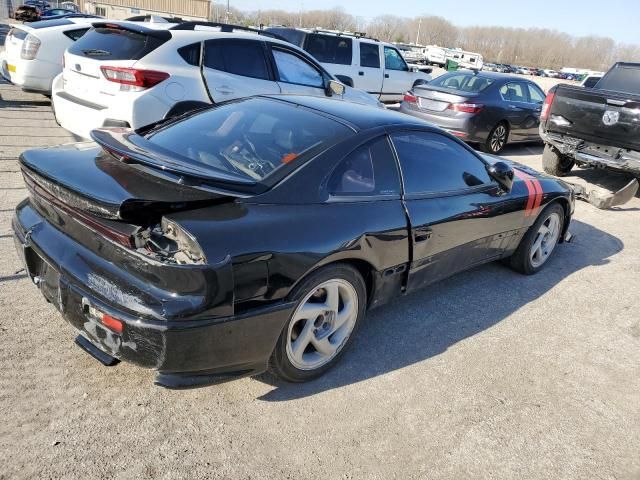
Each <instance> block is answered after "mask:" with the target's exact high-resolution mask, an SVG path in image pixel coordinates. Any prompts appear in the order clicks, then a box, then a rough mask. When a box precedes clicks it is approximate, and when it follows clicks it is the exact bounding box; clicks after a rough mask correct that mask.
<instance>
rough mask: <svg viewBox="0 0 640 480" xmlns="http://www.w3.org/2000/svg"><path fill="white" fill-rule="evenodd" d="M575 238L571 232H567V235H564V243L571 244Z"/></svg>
mask: <svg viewBox="0 0 640 480" xmlns="http://www.w3.org/2000/svg"><path fill="white" fill-rule="evenodd" d="M574 238H575V236H574V235H573V233H571V232H570V231H569V230H567V233H565V234H564V238H563V241H564V243H571V241H572V240H573V239H574Z"/></svg>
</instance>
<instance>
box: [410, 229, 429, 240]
mask: <svg viewBox="0 0 640 480" xmlns="http://www.w3.org/2000/svg"><path fill="white" fill-rule="evenodd" d="M432 235H433V230H431V229H430V228H416V229H415V230H414V231H413V240H414V242H415V243H419V242H426V241H427V240H429V239H430V238H431V236H432Z"/></svg>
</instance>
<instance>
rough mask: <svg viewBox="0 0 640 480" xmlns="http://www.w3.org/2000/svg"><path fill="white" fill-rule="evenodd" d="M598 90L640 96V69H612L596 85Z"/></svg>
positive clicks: (623, 67) (622, 67)
mask: <svg viewBox="0 0 640 480" xmlns="http://www.w3.org/2000/svg"><path fill="white" fill-rule="evenodd" d="M596 88H599V89H601V90H610V91H612V92H622V93H631V94H635V95H637V94H640V67H631V66H629V67H627V66H617V67H615V68H612V69H611V70H609V71H608V72H607V73H606V75H605V76H604V77H602V79H601V80H600V81H599V82H598V83H597V84H596Z"/></svg>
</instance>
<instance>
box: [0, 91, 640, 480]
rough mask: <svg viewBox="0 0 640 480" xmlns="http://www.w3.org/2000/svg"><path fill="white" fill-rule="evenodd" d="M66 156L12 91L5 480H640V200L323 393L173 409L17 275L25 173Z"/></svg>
mask: <svg viewBox="0 0 640 480" xmlns="http://www.w3.org/2000/svg"><path fill="white" fill-rule="evenodd" d="M67 141H72V137H71V136H69V135H67V134H66V133H64V131H62V130H61V129H60V128H58V127H57V126H56V124H55V123H54V121H53V118H52V115H51V110H50V107H49V102H48V100H47V99H46V98H44V97H41V96H37V95H31V94H25V93H22V92H20V91H19V90H18V89H17V88H15V87H13V86H10V85H7V84H0V411H1V412H2V422H1V424H0V478H2V479H25V478H38V479H40V478H56V479H57V478H64V479H94V478H104V479H146V478H154V479H156V478H161V479H173V478H188V479H200V478H255V479H265V478H273V479H283V478H291V479H294V478H295V479H305V478H323V479H360V478H367V479H369V478H377V479H389V478H398V479H413V478H416V479H427V478H428V479H458V478H459V479H463V478H473V479H478V478H492V479H493V478H518V479H586V478H590V479H591V478H593V479H629V480H631V479H638V478H640V375H639V373H640V372H639V365H640V318H639V316H638V312H640V293H639V292H640V228H639V227H638V225H639V222H638V218H639V215H640V213H639V210H640V199H638V198H636V199H634V200H632V202H630V203H629V204H627V205H625V206H624V207H621V208H618V209H615V210H610V211H601V210H597V209H595V208H594V207H592V206H591V205H589V204H585V203H579V204H578V206H577V212H576V216H575V220H574V223H573V227H572V231H573V232H574V233H575V234H576V238H575V240H574V242H573V243H571V244H567V245H563V246H560V247H559V249H558V251H557V255H556V256H555V257H554V258H553V259H552V261H551V262H550V263H549V264H548V265H547V267H546V269H545V270H544V271H543V272H541V273H540V274H539V275H537V276H534V277H524V276H521V275H518V274H516V273H514V272H512V271H510V270H508V269H507V268H505V267H503V266H501V265H498V264H491V265H488V266H485V267H482V268H478V269H476V270H473V271H470V272H467V273H464V274H461V275H457V276H455V277H454V278H451V279H449V280H447V281H444V282H442V283H440V284H439V285H436V286H433V287H431V288H428V289H426V290H423V291H421V292H419V293H416V294H413V295H411V296H408V297H405V298H402V299H400V300H399V301H397V302H395V303H393V304H391V305H388V306H386V307H383V308H381V309H379V310H375V311H373V312H371V314H370V315H369V316H368V318H367V321H366V323H365V324H364V325H363V328H362V329H361V330H360V332H359V336H358V338H357V339H356V341H355V342H354V344H353V346H352V348H351V349H350V351H349V352H347V354H346V355H345V357H344V359H343V361H342V362H341V364H340V365H339V366H338V368H336V369H334V370H333V371H331V372H330V373H329V374H327V375H326V376H325V377H323V378H321V379H320V380H317V381H314V382H312V383H309V384H304V385H292V384H286V383H282V382H279V381H277V380H274V379H272V378H269V377H266V376H263V377H260V378H254V379H243V380H239V381H235V382H232V383H228V384H225V385H221V386H217V387H209V388H203V389H198V390H190V391H169V390H163V389H160V388H158V387H154V386H153V385H152V379H153V376H152V373H151V372H149V371H146V370H141V369H139V368H135V367H133V366H130V365H126V364H120V365H118V366H117V367H113V368H106V367H103V366H101V365H100V364H98V362H96V361H95V360H93V359H92V358H91V357H89V356H88V355H87V354H86V353H84V352H82V351H81V350H80V349H79V348H77V347H76V346H75V345H74V344H73V338H74V336H75V334H74V332H73V330H72V329H71V327H70V326H69V325H67V324H66V323H64V322H63V320H62V318H61V316H60V315H59V314H58V313H57V312H56V311H55V310H54V308H53V307H51V306H50V305H48V304H46V303H45V301H44V300H43V299H42V297H41V295H40V293H39V292H38V290H37V288H36V287H35V286H34V285H32V284H31V283H30V281H29V280H28V279H27V278H25V275H24V273H23V272H21V271H20V264H19V262H18V258H17V256H16V255H15V253H14V247H13V240H12V234H11V226H10V220H11V216H12V212H13V208H14V207H15V205H16V204H17V203H18V201H20V200H21V199H22V198H24V197H25V195H26V190H25V189H24V185H23V182H22V179H21V176H20V173H19V171H18V165H17V162H16V160H15V159H16V157H17V155H18V154H19V153H20V152H21V151H23V150H24V149H26V148H31V147H37V146H45V145H55V144H58V143H62V142H67ZM540 152H541V149H540V147H539V146H519V147H513V148H509V149H508V151H507V152H506V156H508V157H509V158H512V159H515V160H517V161H520V162H522V163H525V164H527V165H531V166H533V167H535V168H538V169H540V168H541V163H540V162H541V160H540ZM580 175H582V172H578V176H580Z"/></svg>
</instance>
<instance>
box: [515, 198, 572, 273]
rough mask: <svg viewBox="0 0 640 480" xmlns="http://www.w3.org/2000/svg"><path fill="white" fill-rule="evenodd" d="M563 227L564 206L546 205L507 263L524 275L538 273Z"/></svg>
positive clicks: (550, 253) (553, 248)
mask: <svg viewBox="0 0 640 480" xmlns="http://www.w3.org/2000/svg"><path fill="white" fill-rule="evenodd" d="M563 229H564V208H562V206H561V205H560V204H558V203H552V204H551V205H548V206H547V207H546V208H545V209H544V210H543V211H542V213H540V215H538V218H537V220H536V221H535V223H534V224H533V225H532V226H531V227H530V228H529V230H527V233H526V234H525V235H524V237H523V238H522V240H521V241H520V245H518V248H517V249H516V251H515V252H514V253H513V255H512V256H511V257H509V258H508V259H506V262H507V264H508V265H509V266H510V267H511V268H512V269H514V270H515V271H517V272H520V273H523V274H525V275H533V274H534V273H538V272H539V271H540V270H541V269H542V267H544V266H545V265H546V264H547V261H548V260H549V258H551V256H552V254H553V252H554V251H555V249H556V246H557V245H558V242H559V240H560V235H562V231H563Z"/></svg>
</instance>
